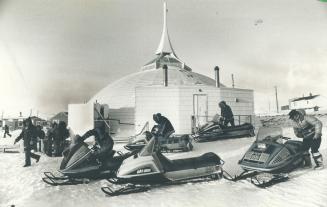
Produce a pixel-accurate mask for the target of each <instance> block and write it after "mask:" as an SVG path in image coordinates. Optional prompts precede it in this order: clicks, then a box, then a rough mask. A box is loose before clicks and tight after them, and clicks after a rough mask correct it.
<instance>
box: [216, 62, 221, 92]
mask: <svg viewBox="0 0 327 207" xmlns="http://www.w3.org/2000/svg"><path fill="white" fill-rule="evenodd" d="M215 80H216V87H217V88H220V80H219V67H218V66H216V67H215Z"/></svg>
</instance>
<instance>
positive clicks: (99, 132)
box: [77, 122, 114, 163]
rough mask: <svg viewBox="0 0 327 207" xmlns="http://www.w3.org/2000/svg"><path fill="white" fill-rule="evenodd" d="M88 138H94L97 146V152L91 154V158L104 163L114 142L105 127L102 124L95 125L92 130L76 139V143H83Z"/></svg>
mask: <svg viewBox="0 0 327 207" xmlns="http://www.w3.org/2000/svg"><path fill="white" fill-rule="evenodd" d="M90 136H94V138H95V143H96V144H97V145H98V146H99V149H98V150H95V151H94V152H93V156H94V157H95V158H97V159H98V160H99V161H100V162H102V163H103V162H104V161H105V159H106V158H108V157H109V156H111V153H112V148H113V146H114V141H113V139H112V138H111V136H110V135H109V133H108V132H107V131H106V125H105V123H104V122H100V123H96V126H95V128H94V129H92V130H89V131H87V132H86V133H85V134H84V135H83V136H81V137H78V138H77V141H79V142H83V141H84V140H85V139H87V138H88V137H90Z"/></svg>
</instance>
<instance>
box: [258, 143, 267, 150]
mask: <svg viewBox="0 0 327 207" xmlns="http://www.w3.org/2000/svg"><path fill="white" fill-rule="evenodd" d="M257 146H258V148H259V149H262V150H265V149H266V148H267V145H266V144H264V143H258V145H257Z"/></svg>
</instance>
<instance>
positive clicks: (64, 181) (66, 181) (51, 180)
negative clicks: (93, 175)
mask: <svg viewBox="0 0 327 207" xmlns="http://www.w3.org/2000/svg"><path fill="white" fill-rule="evenodd" d="M44 175H45V177H43V178H42V180H43V181H44V182H45V183H47V184H49V185H52V186H58V185H77V184H83V183H88V182H89V180H88V179H74V178H69V177H67V176H55V175H54V174H53V173H51V172H44Z"/></svg>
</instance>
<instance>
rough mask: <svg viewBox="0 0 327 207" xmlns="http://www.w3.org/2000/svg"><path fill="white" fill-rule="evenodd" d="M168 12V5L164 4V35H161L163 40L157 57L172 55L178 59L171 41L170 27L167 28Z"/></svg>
mask: <svg viewBox="0 0 327 207" xmlns="http://www.w3.org/2000/svg"><path fill="white" fill-rule="evenodd" d="M167 12H168V9H167V3H166V2H164V11H163V27H162V34H161V39H160V43H159V46H158V49H157V51H156V55H160V54H171V55H173V56H175V57H176V58H177V55H176V53H175V51H174V49H173V46H172V45H171V42H170V39H169V34H168V27H167Z"/></svg>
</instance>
